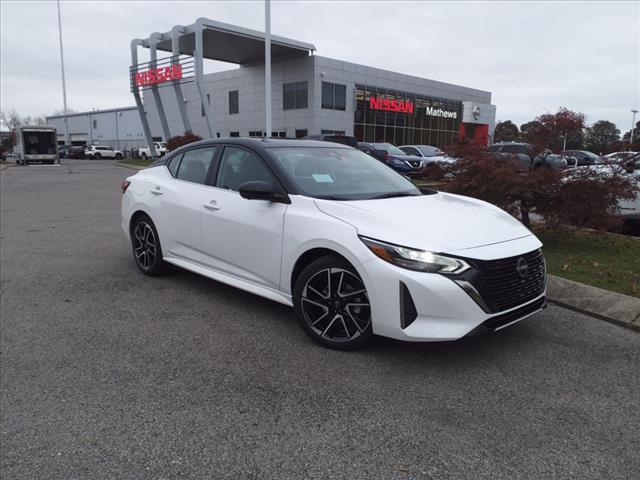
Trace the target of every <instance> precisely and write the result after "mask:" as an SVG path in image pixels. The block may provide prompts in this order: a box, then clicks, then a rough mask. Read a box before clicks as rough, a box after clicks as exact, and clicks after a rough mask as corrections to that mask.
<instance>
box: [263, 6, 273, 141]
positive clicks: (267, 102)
mask: <svg viewBox="0 0 640 480" xmlns="http://www.w3.org/2000/svg"><path fill="white" fill-rule="evenodd" d="M264 108H265V110H266V112H265V113H266V114H267V115H266V125H265V128H266V129H267V131H266V132H265V136H266V137H270V136H271V1H270V0H265V1H264Z"/></svg>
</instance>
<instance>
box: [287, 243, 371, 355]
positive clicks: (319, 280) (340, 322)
mask: <svg viewBox="0 0 640 480" xmlns="http://www.w3.org/2000/svg"><path fill="white" fill-rule="evenodd" d="M293 302H294V303H293V306H294V310H295V314H296V317H297V318H298V321H299V322H300V324H301V325H302V328H304V330H305V331H306V332H307V334H308V335H309V336H310V337H311V338H313V339H314V340H315V341H316V342H318V343H320V344H321V345H323V346H325V347H328V348H333V349H337V350H356V349H360V348H363V347H365V346H366V345H368V344H369V343H370V342H371V340H372V339H373V330H372V328H371V305H370V303H369V297H368V295H367V289H366V287H365V286H364V284H363V282H362V279H361V278H360V276H359V275H358V273H357V272H356V270H355V269H354V268H353V266H351V264H350V263H348V262H347V261H346V260H344V259H342V258H340V257H337V256H327V257H322V258H319V259H317V260H315V261H313V262H311V263H310V264H309V265H307V266H306V267H305V269H304V270H303V271H302V273H300V276H299V277H298V279H297V281H296V284H295V287H294V290H293Z"/></svg>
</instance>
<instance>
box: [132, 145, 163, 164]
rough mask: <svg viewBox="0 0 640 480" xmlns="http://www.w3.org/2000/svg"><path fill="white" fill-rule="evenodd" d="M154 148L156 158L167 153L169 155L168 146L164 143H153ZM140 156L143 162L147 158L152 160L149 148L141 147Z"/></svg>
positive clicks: (139, 149)
mask: <svg viewBox="0 0 640 480" xmlns="http://www.w3.org/2000/svg"><path fill="white" fill-rule="evenodd" d="M153 148H155V150H156V157H161V156H163V155H164V154H165V153H167V144H166V143H164V142H153ZM138 155H140V158H142V159H143V160H146V159H147V158H151V156H152V155H151V152H150V151H149V147H140V148H138Z"/></svg>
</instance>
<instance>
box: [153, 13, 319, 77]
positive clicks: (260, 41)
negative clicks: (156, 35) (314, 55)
mask: <svg viewBox="0 0 640 480" xmlns="http://www.w3.org/2000/svg"><path fill="white" fill-rule="evenodd" d="M200 28H201V29H202V36H203V39H202V40H203V48H202V56H203V57H204V58H207V59H210V60H220V61H223V62H229V63H237V64H239V65H245V64H249V63H256V62H264V32H259V31H257V30H251V29H248V28H243V27H238V26H236V25H229V24H227V23H221V22H216V21H214V20H209V19H206V18H201V19H199V20H198V21H197V22H196V23H194V24H193V25H189V26H185V27H182V30H183V32H182V33H181V34H180V36H179V40H178V41H179V45H178V48H179V53H180V54H184V55H193V52H194V51H195V50H196V32H197V31H198V30H199V29H200ZM172 35H173V33H172V31H170V32H166V33H163V34H161V37H162V40H160V41H158V42H157V43H156V48H157V49H158V50H161V51H164V52H173V49H172V43H171V39H172ZM315 49H316V47H314V46H313V45H311V44H310V43H304V42H300V41H298V40H291V39H289V38H284V37H278V36H277V35H271V59H272V60H274V61H275V60H283V59H285V58H292V57H306V56H307V55H309V53H310V52H313V51H314V50H315Z"/></svg>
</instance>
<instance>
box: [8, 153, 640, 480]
mask: <svg viewBox="0 0 640 480" xmlns="http://www.w3.org/2000/svg"><path fill="white" fill-rule="evenodd" d="M133 173H134V172H133V171H132V170H126V169H124V168H121V167H117V166H115V165H114V163H113V162H111V161H105V160H103V161H93V162H90V161H80V160H76V161H72V160H67V162H66V164H63V165H62V166H57V167H53V166H52V167H50V166H33V167H11V168H8V169H6V170H4V171H2V172H0V182H1V183H0V188H1V198H0V200H1V247H2V248H1V267H2V268H1V281H2V284H1V305H0V314H1V325H0V326H1V329H0V334H1V363H0V368H1V386H2V391H1V411H2V419H1V420H2V421H1V432H0V434H1V436H0V441H1V452H2V458H1V462H2V463H1V467H2V478H6V479H16V480H17V479H66V480H72V479H74V480H75V479H146V478H149V479H168V478H176V479H177V478H179V479H182V478H189V479H205V478H207V479H208V478H212V479H219V478H230V479H231V478H233V479H239V478H245V479H302V478H318V479H331V478H333V479H414V478H415V479H449V478H450V479H478V478H487V479H501V478H504V479H519V478H523V479H547V478H554V479H560V478H580V479H587V478H589V479H591V478H593V479H602V478H607V479H632V478H640V454H639V453H638V452H639V451H640V404H639V399H640V373H639V372H640V334H638V333H637V332H634V331H630V330H625V329H623V328H620V327H618V326H615V325H610V324H608V323H605V322H602V321H600V320H596V319H593V318H590V317H587V316H584V315H580V314H577V313H574V312H571V311H568V310H564V309H561V308H558V307H553V306H552V307H550V308H548V309H547V310H546V311H544V312H543V313H541V314H539V315H538V316H536V317H533V318H531V319H529V320H527V321H525V322H522V323H520V324H518V325H516V326H514V327H512V328H509V329H506V330H503V331H501V332H499V333H497V334H494V335H485V336H478V337H472V338H468V339H464V340H462V341H459V342H453V343H440V344H404V343H400V342H395V341H391V340H386V339H379V340H377V341H376V342H374V344H373V345H372V347H371V348H369V349H368V350H365V351H361V352H355V353H344V352H336V351H330V350H326V349H323V348H321V347H319V346H317V345H315V344H314V343H312V341H311V340H310V339H309V338H308V337H307V336H306V335H305V334H304V333H303V331H302V329H301V328H299V327H298V325H297V324H296V322H295V320H294V318H293V313H292V311H291V310H290V309H288V308H287V307H284V306H281V305H278V304H275V303H272V302H269V301H267V300H263V299H261V298H258V297H255V296H253V295H250V294H248V293H244V292H242V291H239V290H235V289H233V288H230V287H227V286H224V285H222V284H219V283H217V282H214V281H211V280H208V279H204V278H201V277H198V276H196V275H194V274H191V273H187V272H183V271H178V270H176V271H174V272H172V273H171V274H170V275H168V276H166V277H163V278H149V277H145V276H143V275H142V274H140V273H139V272H138V271H137V269H136V267H135V265H134V262H133V259H132V256H131V252H130V248H129V246H128V244H127V242H126V240H125V238H124V235H123V233H122V231H121V229H120V225H119V221H120V218H119V215H120V213H119V201H120V198H119V197H120V181H121V180H122V179H124V178H125V177H126V176H128V175H131V174H133Z"/></svg>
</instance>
